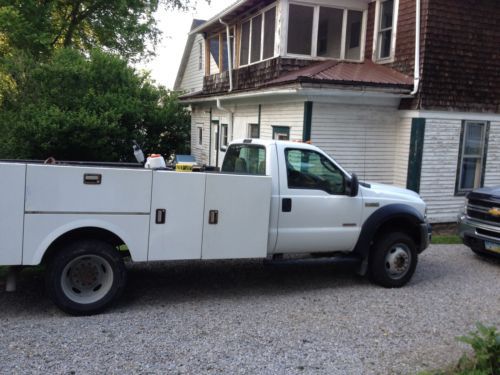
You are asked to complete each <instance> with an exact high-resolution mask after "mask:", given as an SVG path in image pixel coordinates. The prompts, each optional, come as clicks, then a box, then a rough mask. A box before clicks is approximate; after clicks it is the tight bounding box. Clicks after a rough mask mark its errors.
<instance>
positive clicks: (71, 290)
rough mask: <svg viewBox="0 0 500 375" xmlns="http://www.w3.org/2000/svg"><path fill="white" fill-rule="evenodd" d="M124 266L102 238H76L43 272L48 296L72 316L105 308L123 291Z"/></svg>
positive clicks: (64, 247) (54, 257)
mask: <svg viewBox="0 0 500 375" xmlns="http://www.w3.org/2000/svg"><path fill="white" fill-rule="evenodd" d="M125 281H126V269H125V266H124V264H123V260H122V258H121V257H120V254H118V252H117V251H116V250H115V248H114V247H113V246H112V245H111V244H109V243H107V242H104V241H99V240H79V241H75V242H71V243H69V244H67V245H65V246H63V247H62V248H61V249H59V251H58V252H57V253H56V254H55V255H54V256H53V257H52V259H51V261H50V262H49V264H48V267H47V269H46V273H45V285H46V289H47V292H48V294H49V296H50V298H51V299H52V300H53V301H54V303H55V304H56V305H57V306H58V307H59V308H60V309H61V310H63V311H65V312H67V313H69V314H72V315H91V314H95V313H98V312H100V311H102V310H103V309H105V308H106V307H108V306H109V305H110V304H111V303H112V302H113V301H114V300H115V299H116V298H117V297H118V296H119V295H120V294H121V292H122V291H123V289H124V287H125Z"/></svg>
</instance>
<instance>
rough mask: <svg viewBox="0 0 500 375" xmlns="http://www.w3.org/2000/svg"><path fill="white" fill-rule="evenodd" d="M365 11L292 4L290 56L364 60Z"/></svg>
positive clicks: (289, 18)
mask: <svg viewBox="0 0 500 375" xmlns="http://www.w3.org/2000/svg"><path fill="white" fill-rule="evenodd" d="M365 12H366V11H361V10H352V9H340V8H333V7H327V6H319V5H315V6H312V5H299V4H290V6H289V15H288V41H287V53H288V54H291V55H304V56H312V57H318V56H319V57H326V58H334V59H348V60H356V61H360V60H361V59H362V50H363V25H364V23H365V22H366V21H365V18H366V17H365Z"/></svg>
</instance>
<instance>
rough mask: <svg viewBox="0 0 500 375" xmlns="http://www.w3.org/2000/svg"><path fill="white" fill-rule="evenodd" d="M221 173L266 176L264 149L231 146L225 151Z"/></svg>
mask: <svg viewBox="0 0 500 375" xmlns="http://www.w3.org/2000/svg"><path fill="white" fill-rule="evenodd" d="M221 171H222V172H225V173H238V174H253V175H265V174H266V149H265V148H264V147H263V146H257V145H231V146H229V148H228V149H227V152H226V156H225V157H224V163H223V164H222V169H221Z"/></svg>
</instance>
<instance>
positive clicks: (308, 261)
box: [264, 255, 361, 266]
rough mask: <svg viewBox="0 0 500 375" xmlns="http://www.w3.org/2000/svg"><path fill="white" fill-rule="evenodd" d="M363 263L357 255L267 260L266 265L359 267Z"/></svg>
mask: <svg viewBox="0 0 500 375" xmlns="http://www.w3.org/2000/svg"><path fill="white" fill-rule="evenodd" d="M360 263H361V258H359V257H358V256H355V255H337V256H333V257H310V258H309V257H308V258H275V259H266V260H264V264H267V265H277V266H280V265H313V264H318V265H328V264H345V265H353V266H358V265H360Z"/></svg>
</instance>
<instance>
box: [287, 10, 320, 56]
mask: <svg viewBox="0 0 500 375" xmlns="http://www.w3.org/2000/svg"><path fill="white" fill-rule="evenodd" d="M313 16H314V8H313V7H311V6H305V5H297V4H290V9H289V14H288V44H287V51H288V53H293V54H297V55H310V54H311V44H312V29H313Z"/></svg>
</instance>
